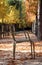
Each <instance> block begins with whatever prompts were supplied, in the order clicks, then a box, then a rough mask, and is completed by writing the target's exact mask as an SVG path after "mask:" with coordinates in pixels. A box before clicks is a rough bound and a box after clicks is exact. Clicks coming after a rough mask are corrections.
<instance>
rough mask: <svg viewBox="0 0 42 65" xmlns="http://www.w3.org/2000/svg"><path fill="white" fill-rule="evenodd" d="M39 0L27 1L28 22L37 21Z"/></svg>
mask: <svg viewBox="0 0 42 65" xmlns="http://www.w3.org/2000/svg"><path fill="white" fill-rule="evenodd" d="M37 4H38V0H26V1H25V9H26V21H27V22H34V20H35V19H36V13H37V6H38V5H37Z"/></svg>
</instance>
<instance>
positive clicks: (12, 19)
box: [5, 7, 19, 23]
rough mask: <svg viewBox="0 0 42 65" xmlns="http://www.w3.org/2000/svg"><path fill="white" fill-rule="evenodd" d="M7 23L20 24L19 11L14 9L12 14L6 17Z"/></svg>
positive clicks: (11, 11)
mask: <svg viewBox="0 0 42 65" xmlns="http://www.w3.org/2000/svg"><path fill="white" fill-rule="evenodd" d="M5 20H6V21H5V23H18V22H19V10H16V9H15V7H12V8H11V10H10V12H9V13H8V14H7V15H6V16H5Z"/></svg>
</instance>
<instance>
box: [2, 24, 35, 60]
mask: <svg viewBox="0 0 42 65" xmlns="http://www.w3.org/2000/svg"><path fill="white" fill-rule="evenodd" d="M1 25H2V26H3V27H5V25H6V24H1ZM8 26H10V28H9V31H8V30H6V31H4V30H3V31H1V34H3V38H4V34H6V33H9V32H10V33H11V35H12V37H13V40H14V43H13V58H14V59H15V49H16V43H21V42H28V41H29V42H30V44H31V58H35V45H34V41H32V40H31V39H30V36H29V32H28V31H25V30H24V29H23V31H21V33H22V32H23V33H24V35H25V39H24V40H21V39H18V40H16V38H15V35H16V34H19V33H20V32H16V31H15V28H14V26H13V24H8ZM26 34H27V35H26ZM27 36H28V38H27Z"/></svg>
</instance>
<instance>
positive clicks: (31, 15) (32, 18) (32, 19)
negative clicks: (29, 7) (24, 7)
mask: <svg viewBox="0 0 42 65" xmlns="http://www.w3.org/2000/svg"><path fill="white" fill-rule="evenodd" d="M35 19H36V16H35V14H33V13H30V12H29V13H28V16H27V20H28V22H34V21H35Z"/></svg>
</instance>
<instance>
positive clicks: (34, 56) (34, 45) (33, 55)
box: [33, 43, 35, 59]
mask: <svg viewBox="0 0 42 65" xmlns="http://www.w3.org/2000/svg"><path fill="white" fill-rule="evenodd" d="M33 56H34V57H33V58H34V59H35V45H34V43H33Z"/></svg>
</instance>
